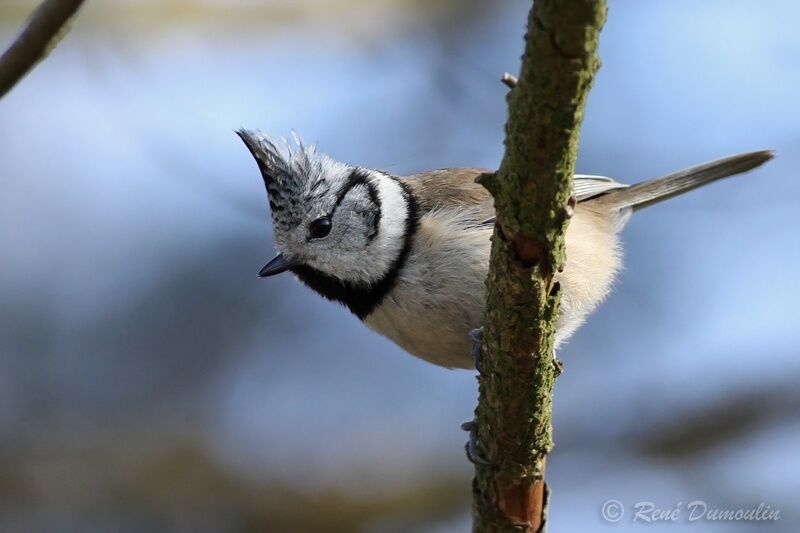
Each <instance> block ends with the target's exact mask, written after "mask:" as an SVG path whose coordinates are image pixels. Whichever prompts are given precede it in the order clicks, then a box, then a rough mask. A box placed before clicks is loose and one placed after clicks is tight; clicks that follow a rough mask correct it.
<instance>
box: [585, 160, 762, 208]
mask: <svg viewBox="0 0 800 533" xmlns="http://www.w3.org/2000/svg"><path fill="white" fill-rule="evenodd" d="M773 155H774V152H773V151H772V150H761V151H758V152H747V153H744V154H738V155H733V156H730V157H726V158H724V159H718V160H716V161H711V162H710V163H704V164H702V165H697V166H695V167H691V168H687V169H685V170H679V171H678V172H674V173H672V174H669V175H667V176H663V177H661V178H655V179H652V180H649V181H643V182H641V183H637V184H636V185H631V186H630V187H626V188H624V189H616V190H613V191H611V192H609V193H607V194H605V195H603V196H600V197H598V198H597V199H596V201H597V202H598V203H600V202H602V203H604V204H606V205H608V206H609V207H610V208H611V209H614V210H622V209H626V208H631V209H632V210H633V211H637V210H639V209H642V208H644V207H648V206H651V205H653V204H657V203H658V202H661V201H663V200H668V199H670V198H672V197H673V196H677V195H679V194H683V193H685V192H687V191H691V190H692V189H696V188H698V187H702V186H703V185H706V184H708V183H711V182H712V181H716V180H718V179H720V178H726V177H728V176H734V175H736V174H741V173H742V172H747V171H748V170H752V169H754V168H756V167H758V166H760V165H763V164H764V163H766V162H767V161H769V160H770V159H772V157H773Z"/></svg>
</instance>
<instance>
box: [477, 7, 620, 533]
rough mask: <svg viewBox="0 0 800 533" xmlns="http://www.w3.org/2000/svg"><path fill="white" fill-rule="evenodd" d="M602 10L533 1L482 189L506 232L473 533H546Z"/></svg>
mask: <svg viewBox="0 0 800 533" xmlns="http://www.w3.org/2000/svg"><path fill="white" fill-rule="evenodd" d="M605 16H606V4H605V0H536V2H535V3H534V5H533V7H532V9H531V11H530V15H529V17H528V32H527V34H526V36H525V52H524V55H523V56H522V68H521V71H520V75H519V79H518V82H517V83H516V84H514V86H513V88H512V89H511V91H510V92H509V95H508V109H509V115H508V122H507V124H506V140H505V147H506V150H505V155H504V157H503V161H502V163H501V165H500V169H499V170H498V171H497V173H495V174H492V175H486V176H484V177H483V178H482V180H481V183H483V185H484V186H485V187H486V188H487V189H488V190H489V191H490V192H491V193H492V195H493V196H494V199H495V208H496V211H497V224H496V225H495V231H494V235H493V237H492V255H491V263H490V268H489V277H488V280H487V295H486V298H487V302H486V303H487V312H486V323H485V332H484V340H483V354H482V366H481V370H482V375H481V376H479V378H478V380H479V391H480V397H479V401H478V408H477V409H476V419H477V432H478V442H479V443H480V452H481V453H482V455H483V457H484V458H486V459H487V460H488V462H489V463H491V466H485V465H477V466H476V477H475V481H474V483H473V507H474V509H473V510H474V530H475V531H478V532H489V531H491V532H495V531H530V532H537V531H543V530H544V527H545V524H546V518H547V499H548V494H549V490H548V488H547V485H546V483H545V481H544V473H545V463H546V458H547V454H548V453H549V452H550V451H551V449H552V448H553V435H552V424H551V413H552V393H553V384H554V383H555V379H556V376H557V374H558V369H557V366H556V364H555V359H554V356H553V341H554V335H555V327H556V320H557V317H558V305H559V285H558V283H557V281H556V279H555V275H556V273H557V272H559V271H560V270H561V269H562V266H563V264H564V261H565V257H564V256H565V253H564V233H565V231H566V228H567V224H568V222H569V218H570V216H571V212H572V207H573V206H574V198H572V196H571V191H572V174H573V171H574V167H575V158H576V154H577V149H578V139H579V133H580V124H581V120H582V118H583V110H584V105H585V103H586V98H587V95H588V93H589V89H590V87H591V85H592V81H593V79H594V75H595V73H596V72H597V69H598V68H599V65H600V61H599V59H598V55H597V46H598V38H599V34H600V30H601V28H602V26H603V23H604V21H605Z"/></svg>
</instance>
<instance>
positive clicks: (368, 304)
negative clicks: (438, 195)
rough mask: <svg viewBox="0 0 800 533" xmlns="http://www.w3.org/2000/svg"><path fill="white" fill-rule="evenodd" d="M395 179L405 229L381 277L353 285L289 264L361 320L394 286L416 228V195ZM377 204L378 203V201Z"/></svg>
mask: <svg viewBox="0 0 800 533" xmlns="http://www.w3.org/2000/svg"><path fill="white" fill-rule="evenodd" d="M396 183H397V184H398V185H400V188H401V190H402V191H403V196H404V198H405V200H406V205H407V206H408V207H407V217H406V222H405V231H404V233H403V235H404V236H403V247H402V249H401V250H400V253H399V254H397V257H396V258H395V260H394V261H392V264H391V265H390V266H389V269H388V270H387V271H386V273H385V274H384V275H383V277H382V278H381V279H380V280H378V281H376V282H375V283H373V284H371V285H356V284H353V283H349V282H344V281H341V280H339V279H336V278H334V277H332V276H329V275H327V274H325V273H323V272H320V271H319V270H316V269H314V268H311V267H309V266H306V265H301V266H296V267H293V268H292V272H294V273H295V274H296V275H297V277H298V278H300V281H302V282H303V283H305V284H306V285H307V286H308V287H309V288H311V289H312V290H314V291H316V292H318V293H319V294H320V295H322V296H324V297H325V298H328V299H329V300H334V301H336V302H340V303H342V304H344V305H345V306H346V307H347V308H348V309H350V311H352V313H353V314H354V315H356V316H357V317H358V318H360V319H361V320H363V319H365V318H366V317H367V316H368V315H369V314H370V313H372V311H374V310H375V308H376V307H377V306H378V305H380V303H381V302H382V301H383V299H384V298H385V297H386V295H387V294H388V293H389V291H391V290H392V289H393V288H394V286H395V284H396V283H397V278H398V277H399V275H400V272H401V271H402V270H403V267H404V266H405V264H406V261H407V260H408V254H409V253H410V252H411V243H412V242H413V240H414V234H415V233H416V231H417V223H418V221H419V219H418V211H419V210H418V207H417V201H416V198H414V195H413V193H412V192H411V189H410V188H409V187H408V186H407V185H405V184H404V183H403V182H401V181H397V180H396ZM376 196H377V194H376ZM377 205H378V206H380V203H378V204H377Z"/></svg>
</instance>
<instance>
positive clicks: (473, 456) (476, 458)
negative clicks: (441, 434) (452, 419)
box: [461, 420, 492, 466]
mask: <svg viewBox="0 0 800 533" xmlns="http://www.w3.org/2000/svg"><path fill="white" fill-rule="evenodd" d="M461 429H463V430H464V431H468V432H469V440H468V441H467V443H466V444H465V445H464V450H465V451H466V452H467V459H468V460H469V462H471V463H472V464H476V465H481V466H492V463H490V462H489V461H487V460H486V459H484V458H483V456H482V455H481V452H480V451H479V450H478V431H477V429H478V427H477V424H476V423H475V420H470V421H469V422H464V423H463V424H461Z"/></svg>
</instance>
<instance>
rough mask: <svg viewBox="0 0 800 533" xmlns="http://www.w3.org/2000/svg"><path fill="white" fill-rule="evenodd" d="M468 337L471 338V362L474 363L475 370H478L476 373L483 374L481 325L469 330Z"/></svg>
mask: <svg viewBox="0 0 800 533" xmlns="http://www.w3.org/2000/svg"><path fill="white" fill-rule="evenodd" d="M469 338H470V339H472V363H473V364H474V365H475V370H477V371H478V374H480V375H482V376H483V375H484V372H483V364H482V362H483V360H482V357H481V350H482V348H483V326H481V327H479V328H475V329H473V330H471V331H470V332H469Z"/></svg>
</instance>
